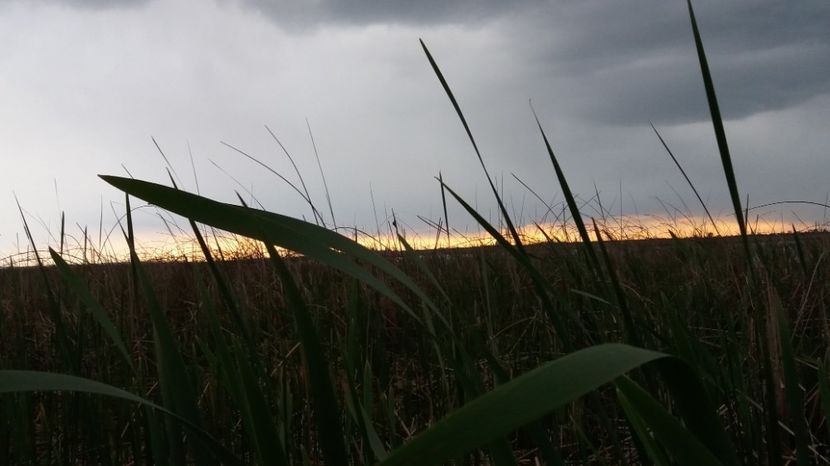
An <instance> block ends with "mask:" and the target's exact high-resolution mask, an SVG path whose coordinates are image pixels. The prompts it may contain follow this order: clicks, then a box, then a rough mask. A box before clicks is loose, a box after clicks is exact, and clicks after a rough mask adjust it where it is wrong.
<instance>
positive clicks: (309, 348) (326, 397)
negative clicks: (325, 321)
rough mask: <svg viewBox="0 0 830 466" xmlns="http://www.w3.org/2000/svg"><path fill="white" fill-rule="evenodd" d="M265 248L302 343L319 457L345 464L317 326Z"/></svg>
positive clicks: (281, 264)
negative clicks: (318, 439) (312, 402)
mask: <svg viewBox="0 0 830 466" xmlns="http://www.w3.org/2000/svg"><path fill="white" fill-rule="evenodd" d="M265 247H266V248H267V251H268V256H269V257H270V259H271V263H272V264H273V266H274V268H275V269H276V271H277V275H278V276H279V278H280V281H281V282H282V285H283V289H284V292H285V298H286V301H287V303H288V306H289V307H291V310H292V312H293V314H294V321H295V324H296V327H297V333H298V334H299V336H300V341H301V342H302V344H303V352H304V354H305V364H306V371H307V372H308V377H309V385H310V386H311V393H312V396H313V400H314V416H315V418H316V420H317V429H318V432H319V434H320V446H321V448H322V450H323V456H324V458H325V460H326V464H332V465H346V464H348V460H347V456H346V446H345V444H344V442H343V439H344V437H343V429H342V427H341V425H340V424H341V421H340V408H339V407H338V403H337V397H336V396H335V394H334V385H333V384H332V381H331V377H330V376H329V366H328V362H327V361H326V356H325V353H324V352H323V347H322V345H321V344H320V338H319V336H318V334H317V327H316V326H315V325H314V321H313V320H312V318H311V314H310V313H309V312H308V308H307V307H306V305H305V302H304V301H303V298H302V296H301V295H300V290H299V289H298V288H297V284H296V283H295V282H294V279H293V278H292V277H291V273H290V272H289V271H288V267H286V266H285V262H283V260H282V258H280V255H279V253H278V252H277V250H276V249H275V248H274V246H273V245H271V244H269V243H265Z"/></svg>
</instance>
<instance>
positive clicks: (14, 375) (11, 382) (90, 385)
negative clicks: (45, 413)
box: [0, 370, 241, 464]
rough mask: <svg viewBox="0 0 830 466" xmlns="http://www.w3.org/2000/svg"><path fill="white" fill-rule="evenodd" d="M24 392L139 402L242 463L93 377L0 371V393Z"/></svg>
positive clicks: (227, 460) (200, 433)
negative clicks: (82, 395)
mask: <svg viewBox="0 0 830 466" xmlns="http://www.w3.org/2000/svg"><path fill="white" fill-rule="evenodd" d="M24 392H81V393H91V394H93V395H101V396H107V397H111V398H117V399H121V400H125V401H131V402H134V403H138V404H140V405H142V406H146V407H149V408H152V409H155V410H157V411H160V412H162V413H164V414H166V415H168V416H170V417H171V418H173V419H175V420H176V421H177V422H179V423H180V424H181V425H183V426H184V427H185V428H186V429H187V431H188V432H189V433H190V434H192V435H194V436H195V437H198V438H199V439H200V440H201V441H202V443H203V444H204V445H205V446H206V447H208V448H209V450H210V453H211V454H212V455H214V456H215V457H216V458H217V459H219V460H220V461H221V462H222V463H223V464H241V462H240V461H239V459H237V458H236V457H234V455H233V454H231V453H230V452H229V451H228V450H226V449H225V448H224V447H223V446H222V445H221V444H220V443H219V442H218V441H217V440H216V439H214V438H213V437H212V436H211V435H210V434H208V433H207V432H205V431H204V430H202V429H201V427H199V426H198V425H196V424H194V423H193V422H191V421H190V420H189V419H187V418H185V417H183V416H181V415H179V414H177V413H175V412H173V411H171V410H169V409H167V408H165V407H163V406H160V405H157V404H155V403H153V402H152V401H149V400H146V399H144V398H142V397H140V396H138V395H134V394H132V393H130V392H128V391H125V390H122V389H120V388H117V387H113V386H112V385H107V384H105V383H101V382H96V381H94V380H89V379H85V378H82V377H76V376H74V375H64V374H53V373H49V372H37V371H15V370H2V371H0V394H3V393H24Z"/></svg>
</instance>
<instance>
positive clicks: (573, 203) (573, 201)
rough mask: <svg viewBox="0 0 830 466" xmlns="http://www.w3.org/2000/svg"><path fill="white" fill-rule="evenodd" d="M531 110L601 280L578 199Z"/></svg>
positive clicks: (580, 235) (589, 257)
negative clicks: (577, 203)
mask: <svg viewBox="0 0 830 466" xmlns="http://www.w3.org/2000/svg"><path fill="white" fill-rule="evenodd" d="M530 109H531V111H532V112H533V118H535V119H536V126H538V127H539V132H540V133H541V134H542V141H544V143H545V149H547V151H548V155H549V156H550V161H551V163H553V170H554V171H555V172H556V179H557V180H559V186H560V187H561V188H562V194H563V195H564V196H565V202H566V203H567V204H568V210H570V211H571V217H573V219H574V223H575V224H576V229H577V230H578V231H579V237H580V238H582V244H583V245H584V247H585V252H586V253H587V254H588V260H589V261H590V262H591V266H592V267H593V268H594V273H595V274H596V276H597V278H599V277H601V276H602V269H601V268H600V266H599V259H597V255H596V252H594V248H593V246H592V245H591V237H590V236H588V230H587V229H586V228H585V222H583V221H582V214H581V213H580V212H579V207H578V206H577V205H576V199H575V198H574V195H573V193H572V192H571V188H570V186H569V185H568V180H567V179H565V172H563V171H562V167H560V166H559V161H558V160H557V159H556V155H555V154H554V153H553V148H552V147H551V146H550V142H549V141H548V136H547V134H545V130H544V129H542V123H541V122H540V121H539V116H538V115H536V110H534V109H533V107H532V106H531V107H530Z"/></svg>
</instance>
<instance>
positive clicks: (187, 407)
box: [125, 194, 213, 464]
mask: <svg viewBox="0 0 830 466" xmlns="http://www.w3.org/2000/svg"><path fill="white" fill-rule="evenodd" d="M125 199H126V211H127V231H128V232H129V233H128V236H127V245H128V246H129V249H130V262H131V264H132V267H133V271H134V273H135V280H136V282H137V284H138V286H140V287H141V292H142V295H143V297H144V300H145V301H146V304H147V307H148V308H149V311H150V320H151V321H152V324H153V343H154V345H155V350H156V358H157V365H158V373H159V384H160V385H161V389H162V393H163V396H164V398H165V403H166V404H168V405H169V406H170V409H172V410H173V411H175V412H177V413H179V414H181V415H182V416H183V417H185V418H187V419H188V420H190V421H191V422H192V423H193V424H195V425H197V426H198V425H201V415H200V412H199V407H198V404H197V402H196V393H195V391H194V389H193V386H192V384H191V381H190V379H189V378H188V372H187V368H186V366H185V364H184V359H183V358H182V355H181V353H180V352H179V346H178V344H177V343H176V340H175V338H174V336H173V332H172V330H171V328H170V324H169V322H168V321H167V317H166V316H165V315H164V312H163V311H162V309H161V304H160V303H159V301H158V298H157V296H156V293H155V290H153V287H152V286H151V285H150V280H149V278H148V277H147V275H146V273H145V271H144V268H143V266H142V265H141V261H140V260H139V258H138V254H136V251H135V237H134V236H133V233H132V232H133V228H132V213H131V208H130V197H129V195H128V194H127V195H125ZM173 437H176V435H175V433H171V439H173ZM192 447H193V448H192V449H193V454H194V456H195V458H196V462H197V464H212V463H213V461H212V460H211V459H210V458H208V457H207V456H205V455H204V453H203V451H202V449H201V448H200V446H199V445H198V444H195V443H194V444H193V445H192Z"/></svg>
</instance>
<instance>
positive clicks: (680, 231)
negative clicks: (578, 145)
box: [0, 216, 817, 267]
mask: <svg viewBox="0 0 830 466" xmlns="http://www.w3.org/2000/svg"><path fill="white" fill-rule="evenodd" d="M716 224H717V229H716V228H714V226H713V225H712V222H711V221H710V220H709V219H708V218H704V217H683V218H677V219H665V218H661V217H656V216H639V217H633V216H628V217H608V218H606V219H604V220H603V219H597V225H598V227H599V229H600V231H601V232H602V234H603V239H605V240H609V239H610V240H643V239H661V238H670V237H671V235H672V234H674V235H675V236H677V237H680V238H690V237H705V236H710V235H711V236H718V235H720V236H736V235H738V234H739V232H738V226H737V223H736V222H735V221H734V219H732V218H731V217H721V218H718V219H716ZM586 227H587V228H588V230H589V231H588V233H589V235H590V237H591V239H594V238H595V232H594V229H593V224H591V223H589V224H588V225H586ZM747 227H748V228H749V230H750V232H751V233H757V234H772V233H789V232H792V229H793V224H792V223H790V222H787V221H784V220H783V219H781V218H779V219H777V220H771V219H769V218H760V217H759V218H757V219H755V221H751V222H749V223H748V225H747ZM796 229H797V230H798V231H800V232H805V231H811V230H816V229H817V225H808V224H805V223H804V222H801V223H800V224H798V225H796ZM341 231H348V230H341ZM518 232H519V235H520V237H521V239H522V241H523V242H524V243H525V244H538V243H544V242H546V241H549V240H552V241H560V242H577V241H579V234H578V232H577V229H576V226H575V225H574V224H572V223H566V224H562V223H558V224H549V223H547V224H530V225H524V226H522V227H519V228H518ZM501 233H502V235H504V237H505V238H507V239H508V240H509V241H511V242H512V239H511V238H510V235H509V233H508V232H507V231H506V230H505V229H503V228H502V229H501ZM401 235H402V236H403V237H404V238H405V239H406V241H407V243H408V244H409V245H410V246H411V247H412V248H414V249H418V250H432V249H457V248H470V247H479V246H493V245H496V244H497V243H496V240H495V239H494V238H493V237H492V236H490V235H489V234H488V233H486V232H485V231H473V232H459V231H454V230H453V229H452V228H451V229H450V234H449V237H447V233H446V231H445V230H442V231H441V232H440V234H439V232H438V231H437V230H435V229H433V230H432V231H431V232H402V233H401ZM137 236H138V241H137V242H136V250H137V252H138V255H139V258H141V259H142V260H145V261H164V262H174V261H185V260H186V261H196V262H200V261H203V260H204V256H203V254H202V251H201V248H200V247H199V244H198V243H197V242H196V240H195V238H194V237H193V236H192V235H178V236H171V235H170V234H169V233H163V234H162V233H148V232H144V233H140V232H139V233H138V234H137ZM343 236H346V237H348V238H350V239H352V240H355V241H356V242H358V243H359V244H361V245H362V246H364V247H367V248H369V249H374V250H379V251H390V250H392V251H400V250H402V249H403V245H402V244H401V243H400V241H398V238H397V237H395V236H392V235H390V234H388V233H386V234H381V235H380V236H377V235H366V234H359V233H358V234H352V235H349V234H344V235H343ZM205 240H206V242H207V243H208V247H209V248H210V250H211V253H212V254H213V255H214V256H215V257H216V258H224V259H250V258H262V257H267V253H266V252H265V248H264V247H263V246H262V244H261V243H260V242H258V241H255V240H251V239H249V238H244V237H241V236H238V235H233V234H229V233H225V232H216V233H215V234H214V233H213V232H208V233H207V234H205ZM53 247H54V246H53ZM43 249H44V250H43V251H39V252H40V257H41V260H43V261H44V262H45V263H49V262H50V260H49V254H48V252H47V251H46V247H44V248H43ZM55 249H57V248H55ZM101 249H102V250H98V249H96V248H94V247H92V246H89V245H88V246H87V248H86V250H84V248H83V247H82V245H75V246H74V247H73V246H67V247H66V248H65V249H64V258H65V259H66V260H67V261H68V262H70V263H111V262H123V261H126V260H128V258H129V254H128V250H127V246H126V244H120V242H118V243H107V244H105V245H104V247H102V248H101ZM281 251H282V250H281ZM284 252H286V253H288V251H284ZM35 264H36V260H35V256H34V254H33V253H32V251H31V250H25V251H20V252H18V253H16V254H11V255H6V256H5V257H2V258H0V266H3V267H5V266H9V265H35Z"/></svg>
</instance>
